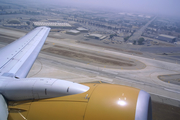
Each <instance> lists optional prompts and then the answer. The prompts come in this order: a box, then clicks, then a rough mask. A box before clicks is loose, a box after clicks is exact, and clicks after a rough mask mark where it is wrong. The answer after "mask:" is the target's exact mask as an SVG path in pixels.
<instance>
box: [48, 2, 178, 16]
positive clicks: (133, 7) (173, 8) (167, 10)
mask: <svg viewBox="0 0 180 120" xmlns="http://www.w3.org/2000/svg"><path fill="white" fill-rule="evenodd" d="M47 1H51V3H52V2H57V3H61V2H64V3H68V4H70V5H81V6H94V7H109V8H116V9H119V10H122V9H124V10H130V11H142V12H153V13H160V14H173V15H178V16H180V0H47Z"/></svg>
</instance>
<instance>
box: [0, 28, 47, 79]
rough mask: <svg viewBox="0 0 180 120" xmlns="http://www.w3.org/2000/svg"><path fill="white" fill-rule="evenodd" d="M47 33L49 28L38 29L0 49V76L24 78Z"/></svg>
mask: <svg viewBox="0 0 180 120" xmlns="http://www.w3.org/2000/svg"><path fill="white" fill-rule="evenodd" d="M49 31H50V28H49V27H38V28H36V29H34V30H33V31H31V32H30V33H28V34H27V35H25V36H24V37H22V38H20V39H18V40H16V41H14V42H12V43H11V44H9V45H7V46H5V47H3V48H2V49H0V76H5V77H15V78H25V77H26V76H27V74H28V73H29V70H30V69H31V67H32V65H33V63H34V61H35V60H36V57H37V56H38V54H39V52H40V50H41V48H42V46H43V44H44V42H45V40H46V38H47V36H48V33H49Z"/></svg>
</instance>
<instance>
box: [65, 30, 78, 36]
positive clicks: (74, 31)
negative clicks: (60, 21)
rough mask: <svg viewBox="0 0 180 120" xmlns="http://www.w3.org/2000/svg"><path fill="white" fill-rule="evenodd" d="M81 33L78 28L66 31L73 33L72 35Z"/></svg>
mask: <svg viewBox="0 0 180 120" xmlns="http://www.w3.org/2000/svg"><path fill="white" fill-rule="evenodd" d="M79 33H80V31H77V30H68V31H66V34H71V35H77V34H79Z"/></svg>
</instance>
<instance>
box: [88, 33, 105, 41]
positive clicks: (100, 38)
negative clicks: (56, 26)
mask: <svg viewBox="0 0 180 120" xmlns="http://www.w3.org/2000/svg"><path fill="white" fill-rule="evenodd" d="M85 37H89V38H94V39H99V40H103V39H105V38H106V37H107V36H104V35H101V34H87V35H85Z"/></svg>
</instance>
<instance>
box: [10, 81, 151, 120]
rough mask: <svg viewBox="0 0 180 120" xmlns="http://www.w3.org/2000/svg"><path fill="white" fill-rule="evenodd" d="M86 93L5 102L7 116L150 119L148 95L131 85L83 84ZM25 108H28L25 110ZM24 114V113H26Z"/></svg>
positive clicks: (68, 119)
mask: <svg viewBox="0 0 180 120" xmlns="http://www.w3.org/2000/svg"><path fill="white" fill-rule="evenodd" d="M84 85H86V86H88V87H90V89H89V90H88V91H87V92H84V93H81V94H76V95H69V96H63V97H57V98H52V99H44V100H38V101H33V102H32V101H26V102H12V103H9V105H12V106H9V109H10V114H9V118H13V119H19V120H20V119H22V120H23V118H22V117H21V116H20V115H18V114H16V115H15V114H14V112H13V113H11V110H13V109H17V108H18V111H22V115H23V116H24V117H25V118H26V119H28V120H35V119H43V120H50V119H63V120H116V119H118V120H151V119H152V115H151V99H150V95H149V94H148V93H146V92H144V91H142V90H139V89H135V88H132V87H127V86H121V85H112V84H95V83H94V84H84ZM25 106H26V108H28V109H25ZM27 113H28V114H27Z"/></svg>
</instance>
